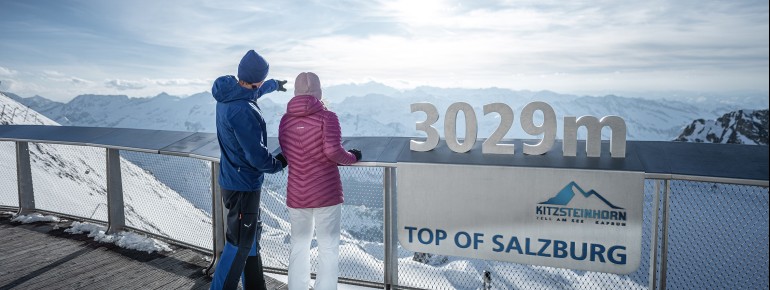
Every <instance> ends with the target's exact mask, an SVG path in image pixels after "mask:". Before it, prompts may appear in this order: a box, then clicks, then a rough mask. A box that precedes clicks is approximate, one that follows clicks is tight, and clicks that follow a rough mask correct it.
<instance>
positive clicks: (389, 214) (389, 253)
mask: <svg viewBox="0 0 770 290" xmlns="http://www.w3.org/2000/svg"><path fill="white" fill-rule="evenodd" d="M382 185H383V188H384V198H385V202H384V207H385V208H384V212H385V216H384V229H383V234H384V235H385V237H384V239H383V242H384V243H385V245H384V246H385V257H384V258H385V259H384V260H385V261H384V263H385V277H384V282H385V289H394V287H396V286H398V244H397V243H398V230H397V229H396V222H397V216H396V169H395V168H392V167H385V168H384V169H383V173H382Z"/></svg>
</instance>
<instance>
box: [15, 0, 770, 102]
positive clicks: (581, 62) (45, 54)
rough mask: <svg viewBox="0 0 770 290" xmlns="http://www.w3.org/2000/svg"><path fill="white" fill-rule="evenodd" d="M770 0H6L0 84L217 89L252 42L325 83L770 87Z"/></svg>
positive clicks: (282, 67)
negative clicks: (225, 1) (329, 0)
mask: <svg viewBox="0 0 770 290" xmlns="http://www.w3.org/2000/svg"><path fill="white" fill-rule="evenodd" d="M768 19H769V17H768V2H767V1H740V2H732V1H729V2H725V1H716V0H713V1H676V2H670V1H652V2H649V1H648V2H615V1H601V2H596V1H580V2H578V1H570V2H563V1H529V0H527V1H503V0H501V1H494V0H490V1H474V2H472V3H465V2H459V1H445V0H426V1H419V2H414V1H406V0H397V1H386V0H381V1H345V2H335V3H324V2H316V1H260V2H259V3H254V2H250V1H237V2H229V3H228V5H227V6H221V2H217V1H209V0H196V1H163V2H156V1H144V0H142V1H131V2H103V1H95V0H85V1H78V2H61V1H53V0H44V1H34V2H20V1H10V2H8V1H7V2H5V3H3V9H2V10H0V35H3V37H2V39H0V82H2V83H0V90H2V91H7V92H11V93H14V94H17V95H20V96H25V97H29V96H34V95H40V96H43V97H46V98H49V99H52V100H56V101H68V100H70V99H72V98H74V97H75V96H78V95H82V94H99V95H127V96H129V97H151V96H155V95H158V94H159V93H161V92H167V93H169V94H171V95H177V96H184V95H191V94H195V93H199V92H203V91H210V89H211V84H212V82H213V80H214V79H215V78H216V77H218V76H220V75H226V74H235V73H236V71H237V65H238V61H239V60H240V58H241V57H242V56H243V54H244V53H245V52H246V51H247V50H249V49H254V50H257V51H258V52H259V53H260V54H262V55H263V56H265V58H266V59H267V60H268V61H269V62H270V64H271V70H270V75H269V76H268V77H270V78H276V79H286V80H289V82H290V88H291V82H293V80H294V77H295V76H296V75H297V74H298V73H299V72H302V71H313V72H316V73H317V74H319V76H320V77H321V81H322V83H323V84H324V85H325V86H334V85H341V84H351V83H353V84H365V83H367V82H370V81H376V82H379V83H382V84H385V85H387V86H390V87H393V88H396V89H399V90H405V89H412V88H416V87H420V86H430V87H438V88H468V89H481V88H492V87H497V88H506V89H511V90H514V91H521V90H529V91H542V90H547V91H553V92H558V93H562V94H573V95H594V96H603V95H611V94H614V95H625V96H637V97H638V96H642V97H643V96H646V95H669V97H670V98H677V95H678V93H676V92H688V93H687V94H685V95H697V94H701V95H713V96H719V95H730V94H734V93H735V92H744V93H748V94H757V95H767V93H768V86H769V81H768V79H770V74H769V73H768V68H769V67H770V66H769V65H768V54H769V53H768V50H769V46H770V45H769V44H768V43H769V42H768V31H769V30H768V26H769V24H768Z"/></svg>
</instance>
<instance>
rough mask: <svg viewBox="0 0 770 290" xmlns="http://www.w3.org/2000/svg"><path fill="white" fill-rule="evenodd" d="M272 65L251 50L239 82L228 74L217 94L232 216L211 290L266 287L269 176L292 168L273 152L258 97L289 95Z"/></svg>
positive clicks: (222, 180) (222, 173) (225, 192)
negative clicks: (265, 185)
mask: <svg viewBox="0 0 770 290" xmlns="http://www.w3.org/2000/svg"><path fill="white" fill-rule="evenodd" d="M269 68H270V66H269V65H268V63H267V61H265V59H264V58H262V56H260V55H259V54H257V53H256V52H254V50H249V51H248V52H247V53H246V55H244V56H243V58H242V59H241V62H240V64H239V65H238V79H237V80H236V78H235V77H234V76H231V75H228V76H222V77H219V78H218V79H217V80H216V81H214V86H213V87H212V88H211V93H212V94H213V95H214V99H216V100H217V118H216V119H217V139H219V147H220V150H221V153H222V154H221V157H220V161H219V162H220V163H219V185H220V187H221V188H222V202H223V203H224V206H225V208H227V209H228V213H227V221H226V222H227V234H226V242H225V248H224V249H223V251H222V256H221V258H220V260H219V263H218V264H217V268H216V271H215V272H214V278H213V280H212V281H211V289H236V288H237V287H238V278H241V279H242V281H243V287H244V289H266V288H265V280H264V276H263V273H262V259H261V257H260V253H259V239H260V237H261V235H262V224H261V221H260V218H259V213H260V210H259V200H260V194H261V189H262V182H263V181H264V176H263V174H264V173H275V172H278V171H281V170H282V169H283V168H285V167H286V159H285V158H283V156H282V155H281V154H278V155H276V156H275V157H273V156H272V155H271V154H270V153H269V152H268V151H267V131H266V130H265V119H263V118H262V114H261V111H260V109H259V106H257V99H259V98H260V97H261V96H262V95H264V94H267V93H270V92H273V91H275V90H279V91H286V89H285V88H284V87H283V85H284V84H286V81H276V80H273V79H270V80H265V78H266V77H267V72H268V70H269Z"/></svg>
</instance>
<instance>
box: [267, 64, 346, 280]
mask: <svg viewBox="0 0 770 290" xmlns="http://www.w3.org/2000/svg"><path fill="white" fill-rule="evenodd" d="M341 134H342V132H341V130H340V122H339V120H338V119H337V115H336V114H335V113H334V112H332V111H329V110H328V109H327V108H326V107H325V106H324V105H323V103H321V82H320V80H319V79H318V76H317V75H316V74H314V73H312V72H303V73H300V74H299V75H298V76H297V80H296V82H295V83H294V98H292V99H291V100H290V101H289V104H288V105H287V108H286V114H285V115H284V116H283V118H281V124H280V125H279V128H278V142H279V143H280V144H281V150H283V155H284V156H285V157H286V160H287V161H288V164H289V184H288V189H287V194H286V205H287V206H288V207H289V218H290V221H291V255H290V256H289V289H290V290H307V289H308V287H309V286H310V242H311V240H312V238H313V228H314V226H313V224H314V223H315V233H316V238H317V240H318V260H319V261H318V272H317V273H316V274H317V275H316V281H315V285H314V288H315V289H317V290H328V289H337V276H338V275H339V244H340V216H341V207H342V202H343V200H342V181H341V180H340V172H339V170H338V169H337V166H338V165H349V164H353V163H355V162H357V161H359V160H361V151H359V150H356V149H351V150H349V151H345V149H344V148H343V147H342V137H341Z"/></svg>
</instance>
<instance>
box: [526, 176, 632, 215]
mask: <svg viewBox="0 0 770 290" xmlns="http://www.w3.org/2000/svg"><path fill="white" fill-rule="evenodd" d="M575 192H580V193H581V194H582V195H583V197H585V198H590V197H591V196H596V197H597V198H599V199H600V200H601V201H602V202H604V203H605V204H606V205H607V206H609V207H611V208H613V209H623V208H622V207H618V206H615V205H614V204H612V203H611V202H609V201H608V200H607V199H605V198H604V197H603V196H601V195H600V194H599V193H598V192H596V191H594V190H593V189H591V190H589V191H588V192H586V191H585V190H583V188H581V187H580V185H577V183H575V182H574V181H571V182H570V183H569V184H567V186H565V187H564V188H562V189H561V191H559V193H558V194H556V196H554V197H552V198H550V199H548V200H546V201H544V202H541V203H540V204H552V205H564V206H566V205H567V204H569V203H570V201H572V198H573V197H575Z"/></svg>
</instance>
